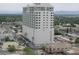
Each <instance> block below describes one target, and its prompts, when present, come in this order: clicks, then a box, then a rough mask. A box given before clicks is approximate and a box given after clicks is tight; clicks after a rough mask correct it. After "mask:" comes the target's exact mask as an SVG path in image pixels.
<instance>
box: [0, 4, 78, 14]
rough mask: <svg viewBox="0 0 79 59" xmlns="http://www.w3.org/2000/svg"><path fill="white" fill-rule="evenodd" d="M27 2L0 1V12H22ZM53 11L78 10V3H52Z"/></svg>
mask: <svg viewBox="0 0 79 59" xmlns="http://www.w3.org/2000/svg"><path fill="white" fill-rule="evenodd" d="M26 5H27V3H0V14H3V13H4V14H6V13H13V14H15V13H22V8H23V7H25V6H26ZM52 5H53V7H54V11H79V3H52Z"/></svg>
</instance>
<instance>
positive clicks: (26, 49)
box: [23, 47, 33, 55]
mask: <svg viewBox="0 0 79 59" xmlns="http://www.w3.org/2000/svg"><path fill="white" fill-rule="evenodd" d="M23 51H24V53H25V54H27V55H30V54H33V53H32V49H31V48H28V47H27V48H24V49H23Z"/></svg>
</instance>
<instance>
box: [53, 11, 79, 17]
mask: <svg viewBox="0 0 79 59" xmlns="http://www.w3.org/2000/svg"><path fill="white" fill-rule="evenodd" d="M54 14H55V15H71V16H72V15H73V16H79V11H55V12H54Z"/></svg>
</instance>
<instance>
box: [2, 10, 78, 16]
mask: <svg viewBox="0 0 79 59" xmlns="http://www.w3.org/2000/svg"><path fill="white" fill-rule="evenodd" d="M54 14H55V15H60V16H64V15H65V16H79V11H54ZM4 15H22V12H17V11H5V12H1V11H0V16H4Z"/></svg>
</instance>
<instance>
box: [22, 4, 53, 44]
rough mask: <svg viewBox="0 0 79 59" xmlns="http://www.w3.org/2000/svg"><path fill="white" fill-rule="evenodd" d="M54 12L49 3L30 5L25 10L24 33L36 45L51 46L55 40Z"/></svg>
mask: <svg viewBox="0 0 79 59" xmlns="http://www.w3.org/2000/svg"><path fill="white" fill-rule="evenodd" d="M53 22H54V10H53V6H52V5H51V4H49V3H34V4H28V5H27V7H24V8H23V33H27V35H26V36H27V38H28V39H29V40H31V41H32V42H34V44H35V45H40V44H49V43H52V42H53V39H54V25H53Z"/></svg>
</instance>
